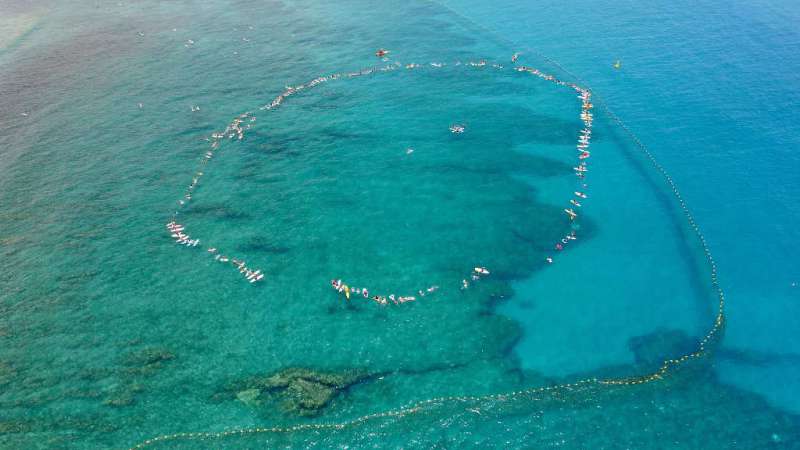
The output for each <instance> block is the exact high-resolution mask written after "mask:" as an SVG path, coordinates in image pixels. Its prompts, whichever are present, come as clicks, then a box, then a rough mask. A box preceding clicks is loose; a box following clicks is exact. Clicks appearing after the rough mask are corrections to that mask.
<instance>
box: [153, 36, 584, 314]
mask: <svg viewBox="0 0 800 450" xmlns="http://www.w3.org/2000/svg"><path fill="white" fill-rule="evenodd" d="M389 53H390V52H389V50H386V49H379V50H378V51H376V52H375V56H377V57H378V58H381V60H382V61H383V62H384V63H386V65H384V66H380V67H373V68H369V69H364V70H360V71H358V72H349V73H335V74H332V75H325V76H320V77H317V78H314V79H313V80H311V81H309V82H307V83H304V84H300V85H297V86H286V89H285V90H284V91H283V92H282V93H281V94H279V95H278V96H277V97H275V99H274V100H272V102H270V103H268V104H266V105H263V106H261V107H260V108H259V109H260V110H262V111H265V110H273V109H276V108H278V107H279V106H280V105H281V104H282V103H283V102H284V100H285V99H286V98H288V97H290V96H292V95H294V94H296V93H298V92H301V91H303V90H306V89H310V88H313V87H314V86H317V85H319V84H321V83H326V82H328V81H333V80H338V79H349V78H356V77H362V76H367V75H371V74H373V73H380V72H390V71H396V70H402V69H405V70H420V69H423V68H432V69H439V68H442V67H445V66H448V63H444V62H431V63H428V64H427V65H422V64H416V63H411V64H405V65H403V64H401V63H399V62H391V63H390V62H389ZM519 56H520V54H519V53H515V54H514V55H513V56H512V57H511V64H512V67H513V70H515V71H516V72H519V73H526V74H530V75H534V76H536V77H538V78H540V79H542V80H545V81H548V82H551V83H554V84H556V85H558V86H563V87H567V88H571V89H573V90H574V91H576V92H577V94H578V99H579V100H580V103H581V107H580V120H581V122H582V123H583V129H582V130H581V131H580V132H579V133H578V136H577V143H576V150H577V158H576V159H577V162H576V165H575V167H573V171H574V174H575V176H576V178H577V180H576V183H577V187H576V189H575V191H574V192H573V195H572V196H571V198H570V199H569V203H568V205H566V208H564V210H563V211H564V214H565V215H566V217H567V218H568V219H569V221H570V223H571V224H572V230H571V231H570V233H569V234H567V235H566V236H564V237H563V238H561V239H560V240H559V241H558V242H555V243H554V245H553V251H554V252H555V253H557V252H560V251H562V250H564V249H565V248H566V246H567V245H568V244H569V243H570V242H571V241H574V240H576V239H577V238H578V237H577V234H576V230H577V229H578V227H577V226H575V224H574V221H575V220H576V219H577V218H578V212H577V211H578V209H579V208H581V206H582V204H581V202H582V201H583V200H585V199H587V198H588V196H587V194H586V189H587V184H586V174H587V172H588V170H589V169H588V164H587V162H588V159H589V157H590V156H591V153H590V152H589V144H590V140H591V136H592V120H593V118H592V113H591V109H592V107H593V106H592V103H591V92H589V90H588V89H585V88H582V87H580V86H578V85H576V84H574V83H570V82H566V81H562V80H559V79H557V78H556V77H554V76H553V75H549V74H547V73H544V72H541V71H539V70H538V69H535V68H532V67H527V66H523V65H517V64H516V63H517V59H518V58H519ZM449 65H452V66H463V67H469V68H475V69H481V68H486V67H489V68H493V69H497V70H504V69H505V67H504V66H503V65H502V64H498V63H492V64H490V63H487V62H486V60H479V61H467V62H461V61H456V62H455V63H452V64H449ZM139 107H140V108H141V107H142V104H141V103H140V104H139ZM199 110H200V107H199V106H192V111H199ZM255 121H256V116H255V114H254V113H253V112H245V113H243V114H240V115H239V116H238V117H236V118H235V119H233V121H232V122H231V123H230V124H228V126H227V127H226V128H225V130H224V131H221V132H215V133H213V134H212V135H211V137H210V138H207V140H208V141H209V142H210V143H211V144H210V149H209V150H208V151H207V152H206V153H205V155H204V156H203V158H202V159H201V160H200V169H199V170H198V171H197V172H196V173H195V175H194V177H193V178H192V182H191V183H190V184H189V186H188V188H187V190H186V192H185V194H184V196H183V197H182V198H181V199H180V200H178V207H177V209H176V211H175V212H174V214H173V216H172V220H170V221H169V223H167V224H166V228H167V230H168V232H169V233H170V236H171V237H172V238H173V239H174V240H175V243H176V244H179V245H184V246H186V247H197V246H198V245H200V239H198V238H193V237H192V236H190V235H189V233H188V232H187V231H186V226H185V225H183V224H181V223H179V221H178V215H179V213H180V210H181V209H182V208H183V207H185V206H186V205H187V204H188V203H189V201H191V200H192V194H193V192H194V190H195V188H196V187H197V185H198V183H199V182H200V179H201V178H202V177H203V174H204V171H203V170H204V168H205V166H207V165H208V164H209V162H210V161H211V159H212V158H213V157H214V156H215V153H216V151H217V150H218V149H219V146H220V141H222V140H225V139H230V140H242V139H244V136H245V130H248V129H250V128H251V126H252V123H253V122H255ZM447 131H449V132H450V133H453V134H454V135H459V134H462V133H467V132H469V130H468V129H467V126H466V125H465V124H459V123H453V124H451V125H450V127H449V130H443V132H447ZM413 152H414V149H413V148H408V149H406V154H408V155H410V154H412V153H413ZM203 248H205V250H206V252H207V254H208V255H210V256H212V257H213V258H214V260H215V261H217V262H219V263H223V264H229V265H231V266H233V267H234V268H235V269H236V270H238V272H239V273H240V274H241V276H242V277H243V278H244V279H245V280H246V281H247V282H249V283H257V282H260V281H262V280H263V279H264V278H265V274H264V272H263V271H262V270H261V269H256V268H254V267H252V266H249V265H248V264H247V263H246V262H245V261H244V260H243V259H241V258H236V257H233V256H231V255H229V254H227V253H225V252H223V251H222V250H220V249H219V248H217V247H212V246H206V247H203ZM555 253H554V254H555ZM553 261H554V259H553V255H547V256H546V257H545V262H546V263H548V264H552V263H553ZM489 275H490V272H489V269H487V268H485V267H475V268H474V269H473V270H472V271H470V273H469V274H467V275H466V276H465V277H464V278H463V279H462V280H461V282H460V283H459V284H458V288H459V289H461V290H465V289H469V288H470V285H471V283H475V282H478V281H479V280H480V279H481V278H484V277H487V276H489ZM331 287H332V288H333V289H334V290H335V291H336V292H338V293H340V294H341V295H342V296H343V297H344V298H345V299H346V300H347V301H348V302H349V301H350V300H351V298H352V297H359V296H360V297H363V298H365V299H368V300H371V301H374V302H375V303H377V304H378V305H382V306H385V305H388V304H390V303H391V304H395V305H399V304H403V303H408V302H413V301H416V300H417V299H419V298H422V297H425V296H426V295H431V294H433V293H435V292H436V291H438V290H439V286H429V287H425V288H422V289H417V290H416V291H412V292H411V293H406V294H405V295H396V294H393V293H392V294H378V293H376V291H373V290H372V289H369V288H366V287H354V286H351V285H348V284H347V283H345V282H344V281H342V280H341V279H333V280H331Z"/></svg>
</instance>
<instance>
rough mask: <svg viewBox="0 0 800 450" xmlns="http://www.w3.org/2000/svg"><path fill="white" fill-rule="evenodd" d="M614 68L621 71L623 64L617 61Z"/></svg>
mask: <svg viewBox="0 0 800 450" xmlns="http://www.w3.org/2000/svg"><path fill="white" fill-rule="evenodd" d="M613 67H614V68H615V69H617V70H619V68H620V67H622V63H621V62H620V61H619V60H616V62H614V66H613Z"/></svg>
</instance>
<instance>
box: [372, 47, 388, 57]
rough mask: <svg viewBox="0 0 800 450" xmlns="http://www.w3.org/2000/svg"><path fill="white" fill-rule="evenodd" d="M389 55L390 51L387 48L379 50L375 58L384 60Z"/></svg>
mask: <svg viewBox="0 0 800 450" xmlns="http://www.w3.org/2000/svg"><path fill="white" fill-rule="evenodd" d="M388 54H389V50H386V49H385V48H379V49H378V51H376V52H375V56H377V57H378V58H383V57H384V56H386V55H388Z"/></svg>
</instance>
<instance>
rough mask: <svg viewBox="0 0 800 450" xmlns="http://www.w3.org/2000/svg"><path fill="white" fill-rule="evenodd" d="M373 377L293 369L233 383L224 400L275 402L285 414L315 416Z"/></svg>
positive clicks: (359, 372)
mask: <svg viewBox="0 0 800 450" xmlns="http://www.w3.org/2000/svg"><path fill="white" fill-rule="evenodd" d="M373 376H374V374H370V373H368V372H366V371H362V370H356V369H348V370H344V371H341V372H322V371H315V370H312V369H307V368H297V367H293V368H287V369H283V370H281V371H279V372H277V373H274V374H272V375H267V376H254V377H249V378H246V379H244V380H242V381H239V382H235V383H233V384H232V385H230V386H229V387H228V388H227V389H225V391H226V394H223V397H228V398H229V397H230V396H233V397H235V398H236V399H237V400H238V401H241V402H242V403H244V404H246V405H248V406H251V407H257V406H261V405H262V404H264V403H265V402H272V401H278V402H280V404H281V406H282V408H283V409H284V410H285V411H287V412H290V413H295V414H299V415H301V416H314V415H317V414H319V413H320V412H321V410H322V409H323V408H325V407H326V406H328V404H330V402H331V401H332V400H333V399H334V397H336V396H337V395H339V394H340V393H341V392H343V391H345V390H347V389H349V388H350V387H352V386H353V385H355V384H358V383H361V382H363V381H365V380H367V379H368V378H371V377H373ZM215 397H217V398H219V396H215Z"/></svg>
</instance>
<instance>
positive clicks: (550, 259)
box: [544, 256, 553, 264]
mask: <svg viewBox="0 0 800 450" xmlns="http://www.w3.org/2000/svg"><path fill="white" fill-rule="evenodd" d="M544 260H545V261H547V263H548V264H553V258H551V257H549V256H548V257H547V258H545V259H544Z"/></svg>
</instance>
